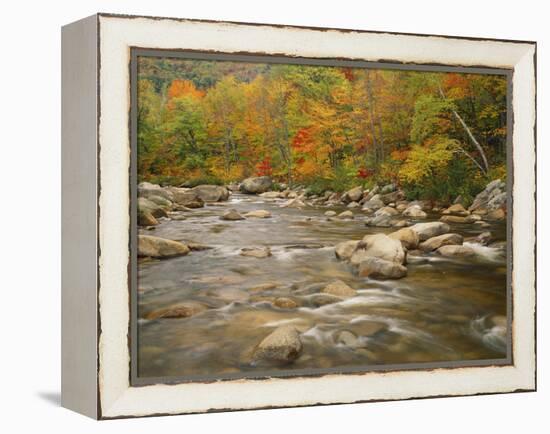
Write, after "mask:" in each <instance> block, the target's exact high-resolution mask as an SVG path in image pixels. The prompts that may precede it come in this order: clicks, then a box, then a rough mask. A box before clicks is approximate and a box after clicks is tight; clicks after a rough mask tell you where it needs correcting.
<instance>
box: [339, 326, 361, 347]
mask: <svg viewBox="0 0 550 434" xmlns="http://www.w3.org/2000/svg"><path fill="white" fill-rule="evenodd" d="M334 340H335V341H336V343H337V344H341V345H345V346H346V347H355V346H357V345H358V344H359V339H358V338H357V336H356V335H355V333H353V332H351V331H349V330H342V331H341V332H340V333H336V337H335V339H334Z"/></svg>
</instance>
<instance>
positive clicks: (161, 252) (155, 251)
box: [138, 235, 190, 258]
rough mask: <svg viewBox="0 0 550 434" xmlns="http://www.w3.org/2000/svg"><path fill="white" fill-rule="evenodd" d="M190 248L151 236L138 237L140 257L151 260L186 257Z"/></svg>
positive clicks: (176, 242)
mask: <svg viewBox="0 0 550 434" xmlns="http://www.w3.org/2000/svg"><path fill="white" fill-rule="evenodd" d="M189 250H190V249H189V247H187V246H186V245H185V244H183V243H180V242H178V241H172V240H167V239H165V238H159V237H153V236H150V235H138V256H141V257H151V258H169V257H173V256H185V255H187V254H188V253H189Z"/></svg>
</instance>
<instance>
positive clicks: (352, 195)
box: [342, 187, 363, 203]
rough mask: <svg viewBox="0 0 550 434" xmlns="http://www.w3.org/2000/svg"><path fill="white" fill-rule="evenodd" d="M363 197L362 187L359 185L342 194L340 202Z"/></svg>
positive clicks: (357, 199) (357, 200) (356, 200)
mask: <svg viewBox="0 0 550 434" xmlns="http://www.w3.org/2000/svg"><path fill="white" fill-rule="evenodd" d="M362 197H363V189H362V188H361V187H355V188H352V189H351V190H348V191H346V192H345V193H344V195H343V196H342V202H344V203H349V202H359V201H360V200H361V198H362Z"/></svg>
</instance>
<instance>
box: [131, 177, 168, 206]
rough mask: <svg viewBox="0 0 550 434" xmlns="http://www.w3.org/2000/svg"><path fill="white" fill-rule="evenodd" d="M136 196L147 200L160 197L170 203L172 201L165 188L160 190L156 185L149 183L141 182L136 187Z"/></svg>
mask: <svg viewBox="0 0 550 434" xmlns="http://www.w3.org/2000/svg"><path fill="white" fill-rule="evenodd" d="M137 192H138V196H140V197H145V198H148V197H149V196H160V197H163V198H165V199H168V200H170V201H172V200H173V197H172V193H171V191H170V190H169V189H167V188H162V187H161V186H160V185H158V184H152V183H150V182H141V183H140V184H139V185H138V191H137Z"/></svg>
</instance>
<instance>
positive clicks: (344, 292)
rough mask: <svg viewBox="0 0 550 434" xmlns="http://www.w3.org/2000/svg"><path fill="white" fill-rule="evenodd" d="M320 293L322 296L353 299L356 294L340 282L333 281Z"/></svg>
mask: <svg viewBox="0 0 550 434" xmlns="http://www.w3.org/2000/svg"><path fill="white" fill-rule="evenodd" d="M321 292H322V293H323V294H330V295H334V296H336V297H353V296H354V295H356V294H357V291H355V289H353V288H352V287H351V286H349V285H347V284H346V283H344V282H342V281H341V280H335V281H334V282H331V283H329V284H328V285H327V286H325V287H324V288H323V290H322V291H321Z"/></svg>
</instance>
